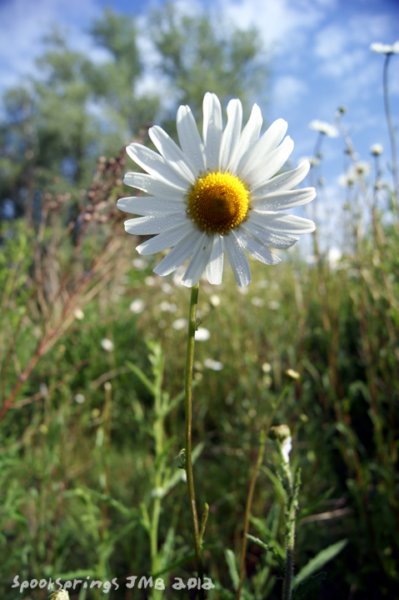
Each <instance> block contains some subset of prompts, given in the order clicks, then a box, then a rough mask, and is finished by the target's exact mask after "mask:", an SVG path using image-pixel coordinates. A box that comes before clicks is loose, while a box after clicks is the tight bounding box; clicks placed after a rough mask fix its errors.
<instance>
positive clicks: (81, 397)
mask: <svg viewBox="0 0 399 600" xmlns="http://www.w3.org/2000/svg"><path fill="white" fill-rule="evenodd" d="M74 400H75V402H76V403H77V404H83V402H85V400H86V398H85V397H84V395H83V394H76V395H75V398H74Z"/></svg>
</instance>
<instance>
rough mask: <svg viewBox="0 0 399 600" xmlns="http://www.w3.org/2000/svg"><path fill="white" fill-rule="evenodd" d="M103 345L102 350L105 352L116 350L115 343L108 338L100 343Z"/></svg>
mask: <svg viewBox="0 0 399 600" xmlns="http://www.w3.org/2000/svg"><path fill="white" fill-rule="evenodd" d="M100 344H101V348H102V349H103V350H105V352H112V350H113V349H114V343H113V341H112V340H109V339H108V338H103V339H102V340H101V342H100Z"/></svg>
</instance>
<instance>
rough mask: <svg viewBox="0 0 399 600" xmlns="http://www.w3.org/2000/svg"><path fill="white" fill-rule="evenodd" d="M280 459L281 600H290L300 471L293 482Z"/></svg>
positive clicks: (288, 470)
mask: <svg viewBox="0 0 399 600" xmlns="http://www.w3.org/2000/svg"><path fill="white" fill-rule="evenodd" d="M281 459H282V466H283V472H285V476H286V494H287V506H286V515H285V519H286V523H285V527H286V532H285V550H286V554H285V569H284V581H283V595H282V600H291V598H292V584H293V579H294V551H295V525H296V515H297V511H298V497H299V488H300V483H301V479H300V471H299V470H297V472H296V474H295V480H293V473H292V471H291V467H290V465H289V463H285V461H284V458H283V457H281Z"/></svg>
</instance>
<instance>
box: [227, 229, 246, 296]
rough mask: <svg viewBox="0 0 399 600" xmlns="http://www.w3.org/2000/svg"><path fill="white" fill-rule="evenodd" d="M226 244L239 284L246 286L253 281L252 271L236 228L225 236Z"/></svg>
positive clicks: (228, 256)
mask: <svg viewBox="0 0 399 600" xmlns="http://www.w3.org/2000/svg"><path fill="white" fill-rule="evenodd" d="M224 246H225V248H226V253H227V258H228V259H229V263H230V265H231V268H232V270H233V273H234V277H235V279H236V282H237V284H238V286H239V287H245V286H246V285H248V284H249V282H250V281H251V271H250V269H249V264H248V260H247V257H246V256H245V254H244V252H243V249H242V248H241V246H240V244H239V242H238V240H237V238H236V235H235V233H234V230H233V231H230V233H229V234H228V235H226V236H224Z"/></svg>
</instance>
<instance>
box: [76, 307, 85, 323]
mask: <svg viewBox="0 0 399 600" xmlns="http://www.w3.org/2000/svg"><path fill="white" fill-rule="evenodd" d="M73 316H74V317H75V319H76V320H77V321H83V319H84V318H85V314H84V312H83V310H81V309H80V308H75V310H74V311H73Z"/></svg>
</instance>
